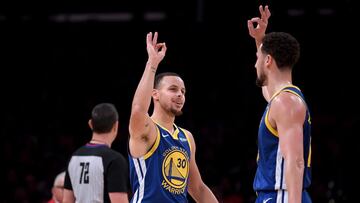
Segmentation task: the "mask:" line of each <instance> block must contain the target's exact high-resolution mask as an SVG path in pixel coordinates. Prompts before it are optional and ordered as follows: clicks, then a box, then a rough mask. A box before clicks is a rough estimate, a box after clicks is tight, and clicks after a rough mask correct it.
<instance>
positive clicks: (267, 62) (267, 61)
mask: <svg viewBox="0 0 360 203" xmlns="http://www.w3.org/2000/svg"><path fill="white" fill-rule="evenodd" d="M273 62H274V58H273V57H272V56H271V55H270V54H267V55H266V57H265V66H266V67H270V66H271V64H272V63H273Z"/></svg>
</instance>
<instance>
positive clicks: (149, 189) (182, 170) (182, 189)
mask: <svg viewBox="0 0 360 203" xmlns="http://www.w3.org/2000/svg"><path fill="white" fill-rule="evenodd" d="M174 127H175V131H174V133H170V132H169V131H168V130H166V129H165V128H163V127H161V126H160V125H158V124H157V137H156V141H155V144H154V145H153V146H152V148H151V149H150V150H149V152H148V153H147V154H145V155H144V156H143V157H140V158H134V157H132V156H131V155H129V160H130V181H131V187H132V191H133V197H132V199H131V202H187V197H186V196H187V184H188V177H189V168H190V155H191V150H190V142H189V139H188V137H187V135H186V133H185V131H184V130H183V129H181V128H179V127H177V126H176V125H174Z"/></svg>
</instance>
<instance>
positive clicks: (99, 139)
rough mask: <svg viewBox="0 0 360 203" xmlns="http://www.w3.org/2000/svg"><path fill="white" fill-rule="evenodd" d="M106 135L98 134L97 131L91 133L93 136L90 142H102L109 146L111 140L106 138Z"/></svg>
mask: <svg viewBox="0 0 360 203" xmlns="http://www.w3.org/2000/svg"><path fill="white" fill-rule="evenodd" d="M107 137H108V135H104V134H102V135H99V134H97V133H93V136H92V138H91V140H90V143H91V144H104V145H107V146H109V147H110V146H111V142H110V141H109V139H107Z"/></svg>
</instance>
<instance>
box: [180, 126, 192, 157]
mask: <svg viewBox="0 0 360 203" xmlns="http://www.w3.org/2000/svg"><path fill="white" fill-rule="evenodd" d="M181 130H182V131H183V132H184V134H185V137H186V139H187V141H188V143H189V147H190V152H191V151H192V149H191V142H190V138H189V135H188V134H187V132H186V131H185V130H184V129H183V128H181Z"/></svg>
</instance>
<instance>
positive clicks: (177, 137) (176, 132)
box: [153, 120, 179, 140]
mask: <svg viewBox="0 0 360 203" xmlns="http://www.w3.org/2000/svg"><path fill="white" fill-rule="evenodd" d="M153 121H154V120H153ZM154 123H156V124H157V125H158V126H160V127H161V128H162V129H163V130H165V131H166V132H168V133H169V134H170V135H171V137H172V138H173V139H175V140H178V139H179V136H178V134H179V129H178V127H177V126H176V125H175V123H174V124H173V125H174V126H175V131H174V133H171V132H170V131H169V130H168V129H166V128H165V127H164V126H162V125H160V124H159V123H158V122H156V121H154Z"/></svg>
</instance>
